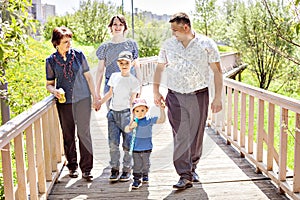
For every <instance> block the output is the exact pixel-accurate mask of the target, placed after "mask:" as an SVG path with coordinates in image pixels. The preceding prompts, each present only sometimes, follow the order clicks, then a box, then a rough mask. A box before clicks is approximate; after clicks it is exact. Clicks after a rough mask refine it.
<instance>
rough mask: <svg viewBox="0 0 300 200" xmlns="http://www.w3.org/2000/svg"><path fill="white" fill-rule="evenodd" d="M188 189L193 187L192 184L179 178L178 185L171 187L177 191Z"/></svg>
mask: <svg viewBox="0 0 300 200" xmlns="http://www.w3.org/2000/svg"><path fill="white" fill-rule="evenodd" d="M190 187H193V182H192V181H189V180H187V179H185V178H180V179H179V181H178V183H177V184H176V185H173V188H176V189H179V190H185V189H187V188H190Z"/></svg>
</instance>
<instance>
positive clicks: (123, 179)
mask: <svg viewBox="0 0 300 200" xmlns="http://www.w3.org/2000/svg"><path fill="white" fill-rule="evenodd" d="M130 175H131V174H130V173H129V172H123V173H122V175H121V176H120V178H119V181H121V182H126V181H129V180H130Z"/></svg>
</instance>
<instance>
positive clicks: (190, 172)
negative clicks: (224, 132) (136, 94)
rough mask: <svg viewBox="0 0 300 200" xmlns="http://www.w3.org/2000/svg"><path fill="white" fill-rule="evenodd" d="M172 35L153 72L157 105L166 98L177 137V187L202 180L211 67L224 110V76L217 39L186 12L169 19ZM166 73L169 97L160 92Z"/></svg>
mask: <svg viewBox="0 0 300 200" xmlns="http://www.w3.org/2000/svg"><path fill="white" fill-rule="evenodd" d="M169 22H170V23H171V30H172V34H173V37H172V38H169V39H167V40H166V41H165V42H164V43H163V45H162V48H161V50H160V53H159V56H158V65H157V68H156V71H155V74H154V83H153V93H154V102H155V104H156V105H159V104H160V103H163V102H164V101H166V105H167V107H168V118H169V122H170V124H171V126H172V130H173V137H174V152H173V162H174V166H175V169H176V172H177V173H178V175H179V176H180V179H179V181H178V183H177V184H175V185H173V187H174V188H176V189H186V188H190V187H192V186H193V182H199V177H198V175H197V173H196V172H195V170H196V167H197V164H198V162H199V160H200V157H201V154H202V143H203V135H204V129H205V124H206V120H207V114H208V105H209V94H208V84H209V71H210V70H211V71H212V72H213V75H214V85H215V89H214V91H215V93H214V99H213V100H212V102H211V109H212V112H213V113H217V112H219V111H220V110H222V99H221V92H222V88H223V77H222V71H221V66H220V54H219V51H218V48H217V45H216V43H215V42H214V41H213V40H212V39H210V38H208V37H206V36H203V35H199V34H196V33H195V32H194V31H193V30H192V28H191V21H190V19H189V16H188V15H187V14H186V13H181V12H180V13H176V14H174V15H173V16H172V17H171V19H170V21H169ZM164 70H166V74H167V83H166V84H167V87H168V94H167V96H166V100H164V98H163V96H162V95H161V93H160V92H159V87H160V84H161V78H162V73H163V71H164Z"/></svg>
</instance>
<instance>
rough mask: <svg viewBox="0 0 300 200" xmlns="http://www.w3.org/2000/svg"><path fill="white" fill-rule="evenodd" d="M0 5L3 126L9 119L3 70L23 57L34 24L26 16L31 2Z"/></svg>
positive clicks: (0, 74)
mask: <svg viewBox="0 0 300 200" xmlns="http://www.w3.org/2000/svg"><path fill="white" fill-rule="evenodd" d="M0 3H1V10H0V11H1V13H0V14H1V19H2V20H1V21H0V86H1V88H0V91H1V93H0V96H1V114H2V124H3V123H5V122H6V121H8V120H9V118H10V114H9V107H8V104H7V100H8V93H7V85H8V83H7V81H6V78H5V70H6V69H7V68H8V67H9V66H10V64H11V63H12V62H19V61H20V58H21V57H22V56H23V55H24V52H25V49H26V44H27V39H28V37H29V34H30V33H32V31H34V23H33V20H32V18H31V16H30V15H29V14H28V9H29V7H30V6H31V5H32V2H31V0H30V1H28V0H14V1H7V0H1V1H0Z"/></svg>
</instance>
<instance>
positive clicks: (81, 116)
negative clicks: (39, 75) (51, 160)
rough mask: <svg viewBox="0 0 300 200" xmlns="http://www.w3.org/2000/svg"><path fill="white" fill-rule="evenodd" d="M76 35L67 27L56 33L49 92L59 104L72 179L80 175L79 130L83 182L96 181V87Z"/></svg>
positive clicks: (49, 63)
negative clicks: (76, 45)
mask: <svg viewBox="0 0 300 200" xmlns="http://www.w3.org/2000/svg"><path fill="white" fill-rule="evenodd" d="M72 35H73V34H72V32H71V30H70V29H68V28H66V27H56V28H55V29H54V30H53V33H52V40H51V41H52V44H53V46H54V48H55V49H56V52H55V53H53V54H51V55H50V56H49V57H48V58H47V59H46V79H47V83H46V88H47V90H48V91H49V92H50V93H52V94H53V95H54V96H55V97H56V98H57V99H58V100H59V101H57V104H56V105H57V111H58V115H59V120H60V124H61V129H62V134H63V140H64V151H65V156H66V159H67V161H68V163H67V167H68V169H69V176H70V177H71V178H77V177H78V175H79V173H78V171H77V168H78V162H77V150H76V142H75V137H76V136H75V126H76V129H77V137H78V139H79V151H80V161H79V166H80V169H81V171H82V178H84V179H85V180H86V181H92V180H93V176H92V175H91V170H92V168H93V147H92V141H91V135H90V118H91V107H92V106H91V104H92V99H91V96H92V98H93V102H96V101H94V100H96V96H95V87H94V83H93V79H92V76H91V74H90V72H89V65H88V63H87V60H86V58H85V56H84V54H83V53H82V52H81V51H79V50H76V49H73V48H72V47H71V41H72ZM93 106H94V107H95V105H93Z"/></svg>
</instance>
